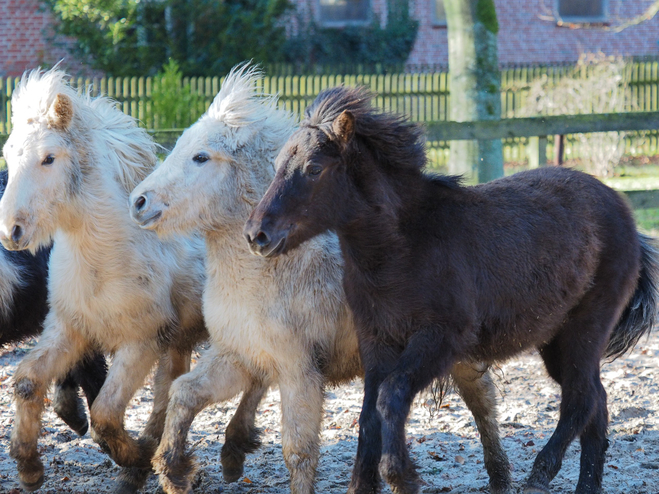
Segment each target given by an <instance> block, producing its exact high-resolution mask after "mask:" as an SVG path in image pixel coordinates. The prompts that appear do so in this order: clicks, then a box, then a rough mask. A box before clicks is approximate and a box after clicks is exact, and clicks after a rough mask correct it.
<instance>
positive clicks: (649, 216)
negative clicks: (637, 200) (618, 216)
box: [634, 209, 659, 237]
mask: <svg viewBox="0 0 659 494" xmlns="http://www.w3.org/2000/svg"><path fill="white" fill-rule="evenodd" d="M634 218H635V219H636V225H637V226H638V228H639V229H640V230H642V231H643V232H644V233H647V234H648V235H651V236H653V237H657V236H659V209H636V210H635V211H634Z"/></svg>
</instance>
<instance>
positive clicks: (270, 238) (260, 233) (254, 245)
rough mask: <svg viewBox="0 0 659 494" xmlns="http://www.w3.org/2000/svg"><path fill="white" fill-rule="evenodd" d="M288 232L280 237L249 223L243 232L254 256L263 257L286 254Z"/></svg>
mask: <svg viewBox="0 0 659 494" xmlns="http://www.w3.org/2000/svg"><path fill="white" fill-rule="evenodd" d="M287 233H288V232H283V233H282V234H279V235H274V234H272V233H268V232H267V231H266V229H261V228H259V227H258V225H255V224H253V223H252V221H251V220H250V221H248V222H247V224H246V225H245V229H244V230H243V234H244V235H245V239H246V240H247V244H248V245H249V250H250V252H251V253H252V254H254V255H256V256H262V257H276V256H278V255H280V254H282V253H283V252H284V249H285V248H286V238H287V236H288V235H287Z"/></svg>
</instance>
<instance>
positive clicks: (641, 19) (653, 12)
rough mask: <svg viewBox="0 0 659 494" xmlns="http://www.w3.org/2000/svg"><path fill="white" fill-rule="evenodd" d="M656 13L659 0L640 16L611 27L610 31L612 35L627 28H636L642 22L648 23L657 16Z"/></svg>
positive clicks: (658, 7) (658, 10) (658, 8)
mask: <svg viewBox="0 0 659 494" xmlns="http://www.w3.org/2000/svg"><path fill="white" fill-rule="evenodd" d="M657 12H659V0H655V1H654V2H653V3H652V4H651V5H650V6H649V7H648V8H647V9H646V10H645V12H643V13H642V14H641V15H639V16H637V17H634V18H632V19H629V20H628V21H626V22H623V23H622V24H619V25H617V26H615V27H611V28H610V30H611V31H613V32H614V33H619V32H620V31H622V30H624V29H627V28H628V27H631V26H636V25H637V24H640V23H642V22H645V21H649V20H650V19H652V18H653V17H654V16H655V15H657Z"/></svg>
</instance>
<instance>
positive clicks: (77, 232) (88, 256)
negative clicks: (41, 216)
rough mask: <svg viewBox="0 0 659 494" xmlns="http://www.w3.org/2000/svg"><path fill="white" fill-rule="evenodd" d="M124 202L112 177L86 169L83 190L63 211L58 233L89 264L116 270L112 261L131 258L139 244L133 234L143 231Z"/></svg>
mask: <svg viewBox="0 0 659 494" xmlns="http://www.w3.org/2000/svg"><path fill="white" fill-rule="evenodd" d="M127 203H128V199H127V194H126V193H125V191H124V190H123V188H122V186H121V185H120V184H119V183H118V182H117V180H116V177H114V176H113V175H112V174H111V173H108V172H107V171H105V170H101V169H93V170H90V172H89V173H88V174H87V176H86V177H85V184H84V185H83V190H82V191H81V192H80V194H79V196H78V197H77V199H76V200H75V201H72V202H71V203H69V204H68V205H67V206H66V207H65V210H64V211H63V214H62V221H61V223H60V229H59V231H58V236H60V238H61V237H64V238H66V240H67V242H66V243H67V244H68V247H69V248H71V249H75V251H76V257H78V258H82V259H85V260H86V261H87V264H88V265H89V266H92V267H94V268H99V269H101V268H103V269H105V268H109V269H116V266H114V265H115V264H117V263H122V262H125V261H126V260H127V258H128V259H132V258H133V256H131V251H132V250H133V249H136V248H137V245H138V244H140V242H138V241H137V238H135V237H140V236H143V233H144V232H142V231H141V230H140V229H139V228H138V227H137V225H135V224H134V223H133V221H132V220H131V219H130V215H129V211H128V205H127ZM56 238H57V237H56ZM127 256H130V257H127ZM122 259H123V261H122ZM107 264H109V265H107ZM106 265H107V266H106Z"/></svg>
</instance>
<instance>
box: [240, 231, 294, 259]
mask: <svg viewBox="0 0 659 494" xmlns="http://www.w3.org/2000/svg"><path fill="white" fill-rule="evenodd" d="M286 244H287V242H286V236H283V237H281V238H280V239H279V241H278V242H277V243H276V244H275V245H274V246H272V245H268V246H267V247H266V248H261V247H258V246H254V244H250V246H249V250H250V251H251V252H252V254H254V255H255V256H261V257H265V258H268V259H270V258H273V257H278V256H280V255H282V254H285V253H286V251H288V249H287V245H286Z"/></svg>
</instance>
